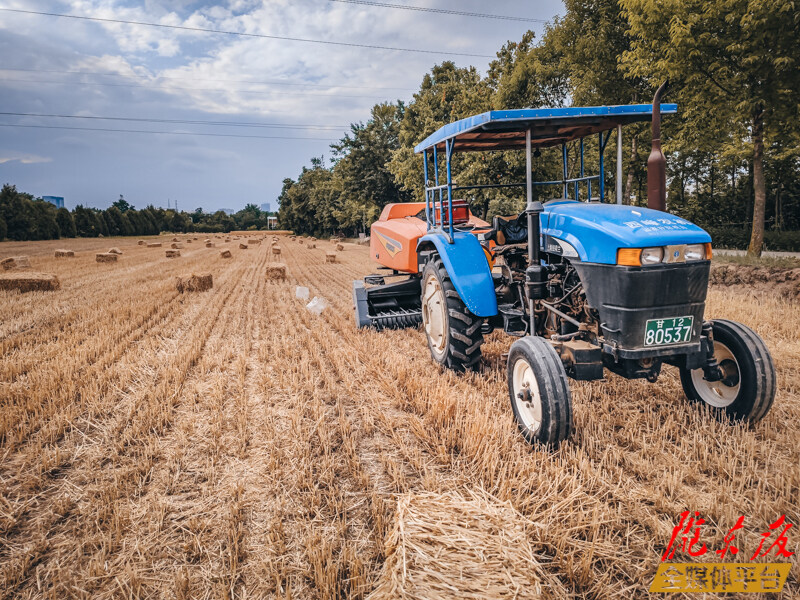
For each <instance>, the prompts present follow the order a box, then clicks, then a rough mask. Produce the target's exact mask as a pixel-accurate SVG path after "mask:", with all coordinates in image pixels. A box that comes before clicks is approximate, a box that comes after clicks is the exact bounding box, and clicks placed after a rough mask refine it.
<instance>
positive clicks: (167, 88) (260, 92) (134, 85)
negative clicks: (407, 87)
mask: <svg viewBox="0 0 800 600" xmlns="http://www.w3.org/2000/svg"><path fill="white" fill-rule="evenodd" d="M0 81H14V82H17V83H36V84H39V83H44V84H48V85H93V86H99V87H129V88H144V89H148V90H165V91H171V90H182V91H190V92H236V93H238V94H257V95H261V96H311V97H312V98H369V99H371V100H385V97H381V96H354V95H352V94H311V93H308V92H275V91H264V90H237V89H222V88H198V87H179V86H172V85H170V86H164V85H143V84H137V83H103V82H98V81H47V80H46V79H16V78H14V77H0Z"/></svg>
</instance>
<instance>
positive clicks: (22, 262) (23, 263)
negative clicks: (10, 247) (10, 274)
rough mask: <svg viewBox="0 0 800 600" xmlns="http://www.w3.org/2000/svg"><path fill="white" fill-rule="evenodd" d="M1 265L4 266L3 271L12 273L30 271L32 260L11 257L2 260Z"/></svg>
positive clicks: (22, 257)
mask: <svg viewBox="0 0 800 600" xmlns="http://www.w3.org/2000/svg"><path fill="white" fill-rule="evenodd" d="M0 265H2V267H3V269H4V270H6V271H10V270H11V269H30V268H31V259H30V258H28V257H27V256H9V257H8V258H4V259H3V260H0Z"/></svg>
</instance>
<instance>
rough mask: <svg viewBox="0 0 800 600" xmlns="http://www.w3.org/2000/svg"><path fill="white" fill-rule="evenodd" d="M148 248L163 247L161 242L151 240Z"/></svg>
mask: <svg viewBox="0 0 800 600" xmlns="http://www.w3.org/2000/svg"><path fill="white" fill-rule="evenodd" d="M147 247H148V248H161V242H150V243H149V244H147Z"/></svg>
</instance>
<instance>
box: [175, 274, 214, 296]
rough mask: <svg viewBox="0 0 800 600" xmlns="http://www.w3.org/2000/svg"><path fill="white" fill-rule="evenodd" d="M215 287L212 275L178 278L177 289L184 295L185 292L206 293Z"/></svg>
mask: <svg viewBox="0 0 800 600" xmlns="http://www.w3.org/2000/svg"><path fill="white" fill-rule="evenodd" d="M212 287H214V279H213V277H212V276H211V273H205V274H203V275H195V274H192V275H190V276H188V277H187V276H183V277H176V278H175V288H176V289H177V290H178V291H179V292H180V293H181V294H183V293H184V292H205V291H206V290H210V289H211V288H212Z"/></svg>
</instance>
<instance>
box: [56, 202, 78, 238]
mask: <svg viewBox="0 0 800 600" xmlns="http://www.w3.org/2000/svg"><path fill="white" fill-rule="evenodd" d="M56 224H57V225H58V231H59V233H60V234H61V237H68V238H74V237H75V236H76V235H78V234H77V232H76V229H75V221H74V220H73V218H72V213H71V212H69V211H68V210H67V209H66V208H64V207H63V206H62V207H61V208H59V209H58V211H56Z"/></svg>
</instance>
